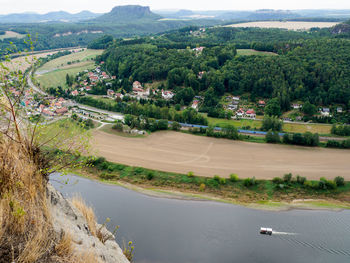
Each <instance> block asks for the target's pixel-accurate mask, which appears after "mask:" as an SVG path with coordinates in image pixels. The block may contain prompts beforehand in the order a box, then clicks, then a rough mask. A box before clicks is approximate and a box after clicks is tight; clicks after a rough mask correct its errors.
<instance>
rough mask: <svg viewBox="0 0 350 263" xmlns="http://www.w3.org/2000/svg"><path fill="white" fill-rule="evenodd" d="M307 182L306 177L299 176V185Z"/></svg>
mask: <svg viewBox="0 0 350 263" xmlns="http://www.w3.org/2000/svg"><path fill="white" fill-rule="evenodd" d="M305 182H306V177H302V176H299V175H297V183H298V184H302V185H303V184H304V183H305Z"/></svg>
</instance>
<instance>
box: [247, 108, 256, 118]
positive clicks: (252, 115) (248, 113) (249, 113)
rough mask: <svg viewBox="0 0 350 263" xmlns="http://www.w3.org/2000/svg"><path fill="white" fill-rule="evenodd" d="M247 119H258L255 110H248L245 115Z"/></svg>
mask: <svg viewBox="0 0 350 263" xmlns="http://www.w3.org/2000/svg"><path fill="white" fill-rule="evenodd" d="M245 117H246V118H249V119H255V118H256V113H255V111H254V110H247V111H246V113H245Z"/></svg>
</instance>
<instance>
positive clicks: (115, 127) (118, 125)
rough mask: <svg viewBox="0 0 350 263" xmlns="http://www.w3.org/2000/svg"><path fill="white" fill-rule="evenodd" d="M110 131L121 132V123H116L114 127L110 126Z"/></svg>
mask: <svg viewBox="0 0 350 263" xmlns="http://www.w3.org/2000/svg"><path fill="white" fill-rule="evenodd" d="M112 129H114V130H116V131H120V132H122V131H123V123H121V122H118V123H116V124H115V125H113V126H112Z"/></svg>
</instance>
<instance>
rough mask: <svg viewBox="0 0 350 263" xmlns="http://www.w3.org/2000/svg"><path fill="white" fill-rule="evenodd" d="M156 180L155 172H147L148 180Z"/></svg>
mask: <svg viewBox="0 0 350 263" xmlns="http://www.w3.org/2000/svg"><path fill="white" fill-rule="evenodd" d="M153 178H154V172H152V171H148V172H147V180H149V181H151V180H152V179H153Z"/></svg>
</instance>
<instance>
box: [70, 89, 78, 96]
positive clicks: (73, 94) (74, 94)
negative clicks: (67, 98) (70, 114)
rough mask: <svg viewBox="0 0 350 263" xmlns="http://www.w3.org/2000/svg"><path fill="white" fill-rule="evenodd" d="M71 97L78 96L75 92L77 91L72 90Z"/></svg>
mask: <svg viewBox="0 0 350 263" xmlns="http://www.w3.org/2000/svg"><path fill="white" fill-rule="evenodd" d="M71 95H72V96H74V97H75V96H78V95H79V92H78V91H77V90H73V91H72V92H71Z"/></svg>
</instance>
